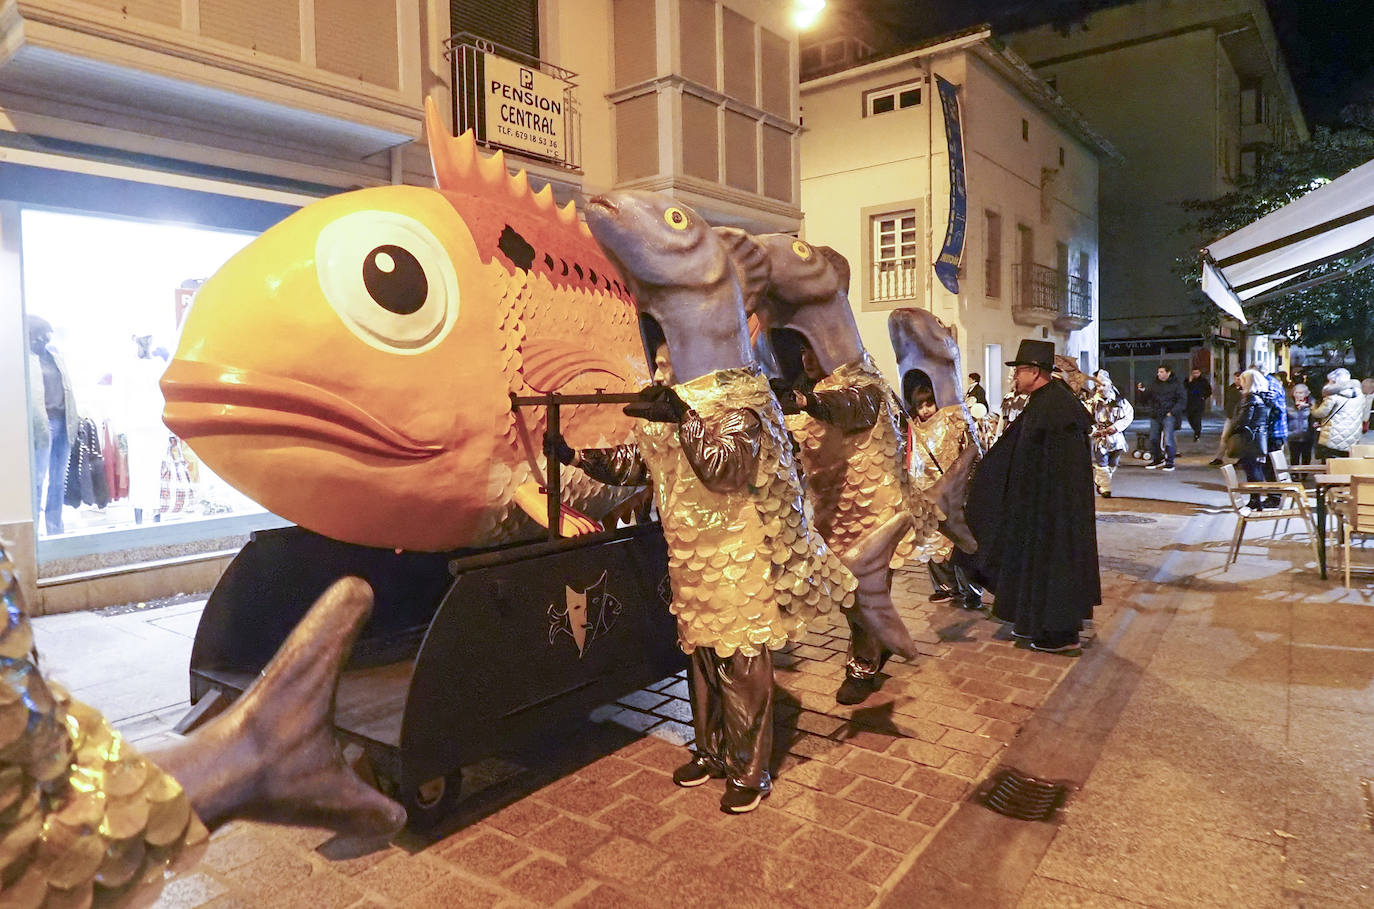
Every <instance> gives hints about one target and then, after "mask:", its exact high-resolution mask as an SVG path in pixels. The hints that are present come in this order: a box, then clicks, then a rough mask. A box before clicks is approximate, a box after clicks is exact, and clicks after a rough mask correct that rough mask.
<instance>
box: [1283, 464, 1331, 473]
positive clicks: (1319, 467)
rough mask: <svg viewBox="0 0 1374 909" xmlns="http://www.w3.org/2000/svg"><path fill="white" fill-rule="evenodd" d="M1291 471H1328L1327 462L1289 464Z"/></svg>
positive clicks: (1289, 470)
mask: <svg viewBox="0 0 1374 909" xmlns="http://www.w3.org/2000/svg"><path fill="white" fill-rule="evenodd" d="M1288 472H1289V473H1312V474H1316V473H1326V465H1325V464H1289V465H1288Z"/></svg>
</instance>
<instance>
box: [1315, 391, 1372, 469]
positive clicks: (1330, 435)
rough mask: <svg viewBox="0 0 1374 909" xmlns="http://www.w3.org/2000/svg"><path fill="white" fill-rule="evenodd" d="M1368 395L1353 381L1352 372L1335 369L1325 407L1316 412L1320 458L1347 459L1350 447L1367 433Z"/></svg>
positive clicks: (1319, 405)
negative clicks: (1366, 408)
mask: <svg viewBox="0 0 1374 909" xmlns="http://www.w3.org/2000/svg"><path fill="white" fill-rule="evenodd" d="M1363 417H1364V395H1363V394H1362V392H1361V389H1360V383H1359V382H1357V381H1355V380H1354V379H1352V378H1350V370H1348V369H1344V368H1342V369H1333V370H1331V371H1330V372H1329V373H1327V374H1326V384H1325V385H1323V386H1322V400H1321V403H1320V404H1318V405H1317V406H1316V407H1314V408H1313V409H1312V425H1313V426H1314V427H1315V428H1316V431H1317V451H1316V457H1317V460H1319V461H1325V460H1326V459H1327V458H1344V457H1348V456H1349V454H1350V446H1351V445H1354V444H1355V443H1356V442H1358V441H1359V440H1360V434H1361V432H1363V430H1364V425H1363V423H1362V422H1361V421H1362V419H1363Z"/></svg>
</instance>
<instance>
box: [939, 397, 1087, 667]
mask: <svg viewBox="0 0 1374 909" xmlns="http://www.w3.org/2000/svg"><path fill="white" fill-rule="evenodd" d="M1091 429H1092V418H1091V416H1090V415H1089V414H1088V411H1087V408H1085V407H1084V406H1083V403H1082V402H1081V401H1079V399H1078V397H1077V396H1076V395H1075V394H1074V393H1073V391H1072V390H1070V389H1069V387H1068V386H1067V385H1065V384H1064V383H1063V382H1062V381H1060V380H1058V379H1053V380H1051V381H1050V383H1049V384H1048V385H1045V386H1043V387H1041V388H1039V389H1037V390H1036V391H1035V392H1034V393H1033V394H1032V395H1031V396H1030V400H1029V401H1028V402H1027V404H1026V409H1025V410H1024V411H1023V412H1022V413H1021V416H1019V417H1018V418H1017V419H1016V421H1015V422H1013V423H1012V424H1011V425H1010V426H1009V427H1007V431H1006V432H1005V433H1003V434H1002V437H1001V438H999V439H998V440H997V443H996V444H995V445H993V446H992V448H991V450H989V451H988V453H987V455H986V456H984V458H983V461H982V463H981V464H980V465H979V466H978V471H977V473H975V474H974V477H973V481H972V482H971V483H970V484H969V494H968V504H967V506H966V510H967V516H968V525H969V529H970V530H972V532H973V536H974V538H975V539H977V541H978V551H977V553H975V554H973V555H971V556H967V557H966V558H967V560H968V567H969V568H970V569H971V571H972V573H973V575H974V576H975V578H976V579H977V580H978V581H979V583H981V584H983V585H985V586H986V587H987V588H988V589H989V590H991V591H992V592H993V593H994V594H996V596H997V602H996V603H995V604H994V606H993V610H992V612H993V615H994V616H996V617H997V618H999V619H1002V620H1003V621H1007V622H1014V623H1015V630H1016V633H1017V634H1018V635H1025V636H1026V637H1029V638H1030V639H1031V640H1032V641H1034V642H1036V643H1038V644H1042V645H1046V646H1060V645H1063V644H1067V643H1071V642H1073V641H1075V640H1077V636H1078V632H1079V631H1081V630H1082V628H1083V620H1084V619H1088V618H1091V617H1092V614H1093V607H1094V606H1096V605H1098V604H1100V603H1101V602H1102V583H1101V580H1100V578H1099V577H1098V568H1097V525H1096V506H1095V500H1094V498H1093V481H1092V461H1091V456H1090V455H1089V447H1088V439H1089V433H1090V431H1091Z"/></svg>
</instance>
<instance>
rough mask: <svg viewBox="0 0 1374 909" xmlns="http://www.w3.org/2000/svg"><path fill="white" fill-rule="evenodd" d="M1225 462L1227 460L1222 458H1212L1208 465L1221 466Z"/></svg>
mask: <svg viewBox="0 0 1374 909" xmlns="http://www.w3.org/2000/svg"><path fill="white" fill-rule="evenodd" d="M1225 463H1226V462H1225V461H1223V460H1222V459H1221V458H1213V459H1212V460H1210V461H1208V462H1207V466H1208V467H1220V466H1221V465H1223V464H1225Z"/></svg>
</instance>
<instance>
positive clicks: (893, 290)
mask: <svg viewBox="0 0 1374 909" xmlns="http://www.w3.org/2000/svg"><path fill="white" fill-rule="evenodd" d="M870 223H871V229H872V245H871V247H870V252H871V258H872V285H871V295H870V296H871V299H872V301H873V302H875V303H884V302H890V301H893V300H908V299H911V298H913V297H915V296H917V295H918V294H919V292H920V287H921V265H920V249H921V247H920V217H919V216H918V215H917V213H916V211H915V210H914V209H909V210H906V211H897V212H890V213H887V214H882V215H875V216H873V217H872V218H871V219H870Z"/></svg>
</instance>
